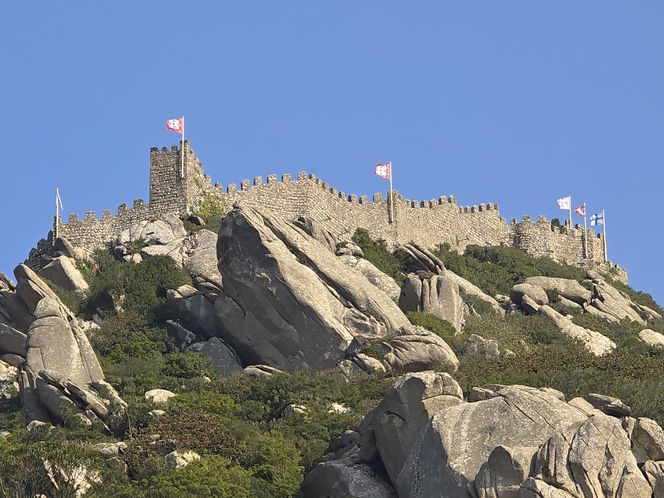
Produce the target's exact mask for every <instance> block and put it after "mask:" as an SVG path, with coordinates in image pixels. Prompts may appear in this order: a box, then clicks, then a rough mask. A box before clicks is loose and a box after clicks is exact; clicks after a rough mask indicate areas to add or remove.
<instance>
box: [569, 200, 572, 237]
mask: <svg viewBox="0 0 664 498" xmlns="http://www.w3.org/2000/svg"><path fill="white" fill-rule="evenodd" d="M569 229H570V230H571V229H572V196H571V195H570V196H569Z"/></svg>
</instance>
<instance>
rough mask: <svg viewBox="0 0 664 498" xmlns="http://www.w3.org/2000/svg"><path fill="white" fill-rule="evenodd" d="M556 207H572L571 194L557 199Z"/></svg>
mask: <svg viewBox="0 0 664 498" xmlns="http://www.w3.org/2000/svg"><path fill="white" fill-rule="evenodd" d="M558 207H559V208H560V209H570V208H571V207H572V196H571V195H568V196H567V197H563V198H561V199H558Z"/></svg>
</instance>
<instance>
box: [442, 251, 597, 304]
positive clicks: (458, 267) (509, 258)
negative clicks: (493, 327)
mask: <svg viewBox="0 0 664 498" xmlns="http://www.w3.org/2000/svg"><path fill="white" fill-rule="evenodd" d="M435 254H436V255H437V256H438V257H439V258H440V259H441V260H442V261H443V263H444V264H445V267H446V268H448V269H449V270H451V271H452V272H454V273H456V274H457V275H459V276H461V277H463V278H465V279H466V280H469V281H470V282H472V283H473V284H475V285H477V286H478V287H479V288H480V289H482V290H483V291H484V292H485V293H487V294H489V295H492V296H495V295H496V294H509V291H510V289H511V288H512V286H514V285H515V284H517V283H520V282H522V281H523V280H524V279H526V278H527V277H534V276H538V275H544V276H548V277H560V278H569V279H574V280H582V279H584V278H585V271H584V270H582V269H581V268H578V267H575V266H570V265H564V264H560V263H556V262H555V261H553V260H552V259H550V258H536V257H534V256H531V255H529V254H527V253H526V252H524V251H522V250H520V249H515V248H513V247H483V246H476V245H469V246H468V247H467V248H466V251H465V252H464V254H459V253H458V252H456V251H454V250H452V249H450V246H449V244H441V245H440V246H439V247H438V249H437V250H436V251H435Z"/></svg>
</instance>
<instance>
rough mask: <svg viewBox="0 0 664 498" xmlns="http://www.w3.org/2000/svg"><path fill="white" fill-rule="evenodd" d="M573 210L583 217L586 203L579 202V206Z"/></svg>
mask: <svg viewBox="0 0 664 498" xmlns="http://www.w3.org/2000/svg"><path fill="white" fill-rule="evenodd" d="M574 212H575V213H576V214H578V215H579V216H583V217H584V218H585V217H586V203H585V202H584V203H583V204H581V205H580V206H579V207H577V208H576V209H575V210H574Z"/></svg>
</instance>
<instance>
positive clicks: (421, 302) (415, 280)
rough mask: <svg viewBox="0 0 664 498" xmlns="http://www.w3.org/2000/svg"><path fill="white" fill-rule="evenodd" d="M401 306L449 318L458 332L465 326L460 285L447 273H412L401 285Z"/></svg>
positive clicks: (407, 309) (445, 318) (405, 308)
mask: <svg viewBox="0 0 664 498" xmlns="http://www.w3.org/2000/svg"><path fill="white" fill-rule="evenodd" d="M399 308H401V309H402V310H403V311H422V312H424V313H430V314H432V315H435V316H437V317H438V318H441V319H442V320H447V321H448V322H450V323H451V324H452V326H453V327H454V328H455V330H456V331H457V332H461V330H462V328H463V300H462V299H461V296H460V295H459V285H458V284H457V283H456V282H455V281H454V280H453V279H451V278H449V277H448V276H446V275H436V274H430V273H423V272H419V273H411V274H410V275H408V277H407V278H406V279H405V280H404V282H403V284H402V286H401V296H400V297H399Z"/></svg>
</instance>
